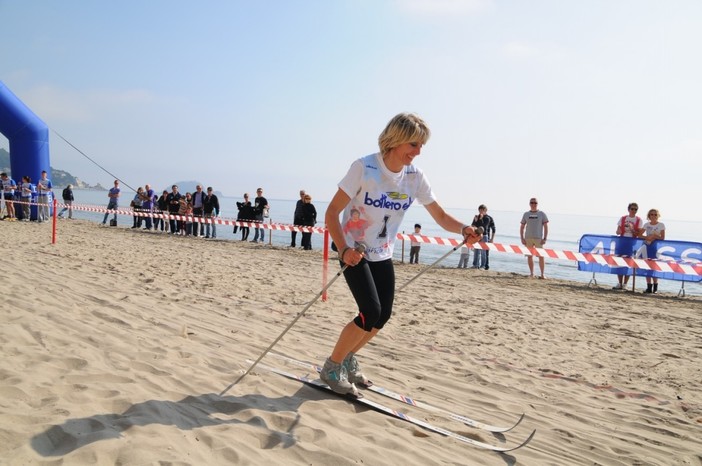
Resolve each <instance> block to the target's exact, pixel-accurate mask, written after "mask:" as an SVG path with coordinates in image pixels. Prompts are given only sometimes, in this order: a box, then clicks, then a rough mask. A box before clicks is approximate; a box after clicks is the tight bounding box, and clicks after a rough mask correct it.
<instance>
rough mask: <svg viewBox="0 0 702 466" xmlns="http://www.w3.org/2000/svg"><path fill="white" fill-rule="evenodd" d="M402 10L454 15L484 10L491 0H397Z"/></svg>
mask: <svg viewBox="0 0 702 466" xmlns="http://www.w3.org/2000/svg"><path fill="white" fill-rule="evenodd" d="M395 4H396V5H397V6H398V7H399V8H400V9H402V10H404V11H407V12H409V13H412V14H417V15H427V14H429V15H435V16H456V15H469V14H474V13H478V12H482V11H485V10H487V9H489V8H491V7H492V5H493V0H397V1H396V2H395Z"/></svg>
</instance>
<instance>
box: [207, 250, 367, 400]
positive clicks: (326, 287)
mask: <svg viewBox="0 0 702 466" xmlns="http://www.w3.org/2000/svg"><path fill="white" fill-rule="evenodd" d="M355 249H356V251H358V252H359V253H361V254H363V252H364V251H365V250H366V246H365V245H364V244H359V245H358V246H356V248H355ZM348 267H349V265H348V264H344V266H343V267H342V268H341V269H340V270H339V271H338V272H337V273H336V275H334V277H333V278H332V279H331V280H329V283H327V285H326V286H325V287H324V288H322V290H321V291H320V292H319V293H317V296H315V297H314V299H313V300H312V301H310V302H309V303H307V306H305V308H304V309H303V310H301V311H300V312H299V313H298V314H297V316H295V318H294V319H293V321H292V322H290V324H289V325H288V326H287V327H286V328H285V330H283V332H282V333H281V334H280V335H278V338H276V339H275V340H273V343H271V344H270V346H269V347H268V348H266V350H265V351H264V352H263V353H261V355H260V356H259V357H258V359H256V361H254V363H253V364H251V367H249V368H248V369H247V371H246V372H244V373H243V374H241V375H240V376H239V378H238V379H236V380H235V381H234V382H232V383H231V384H229V386H228V387H227V388H225V389H224V390H222V393H220V394H219V396H222V395H224V394H225V393H227V392H228V391H229V389H230V388H232V387H233V386H234V385H236V384H238V383H239V382H240V381H241V379H243V378H244V377H246V376H247V375H248V374H249V372H251V371H252V370H253V368H254V367H256V365H257V364H258V363H259V362H261V359H263V357H264V356H265V355H267V354H268V352H269V351H270V350H272V349H273V347H274V346H275V345H276V344H277V343H278V342H279V341H280V339H281V338H283V336H285V334H286V333H288V330H290V329H291V328H292V326H293V325H295V323H296V322H297V321H298V320H300V317H302V316H303V315H304V314H305V312H307V310H308V309H309V308H310V307H312V305H313V304H314V303H315V302H316V301H317V300H318V299H319V297H320V296H322V295H323V294H324V292H325V291H327V290H328V289H329V287H330V286H332V284H333V283H334V282H335V281H336V279H337V278H339V277H340V276H341V275H342V274H343V273H344V270H346V269H347V268H348Z"/></svg>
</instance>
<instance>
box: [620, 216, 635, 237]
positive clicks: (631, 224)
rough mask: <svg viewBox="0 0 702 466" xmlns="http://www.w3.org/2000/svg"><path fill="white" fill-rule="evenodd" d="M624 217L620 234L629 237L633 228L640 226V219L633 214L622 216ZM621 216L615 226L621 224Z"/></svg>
mask: <svg viewBox="0 0 702 466" xmlns="http://www.w3.org/2000/svg"><path fill="white" fill-rule="evenodd" d="M622 218H623V219H624V221H623V223H624V232H623V234H622V235H621V236H626V237H628V238H631V237H632V236H634V230H635V229H638V228H641V219H640V218H639V217H637V216H636V215H634V216H633V217H622ZM622 218H620V219H619V223H617V227H620V228H621V226H622Z"/></svg>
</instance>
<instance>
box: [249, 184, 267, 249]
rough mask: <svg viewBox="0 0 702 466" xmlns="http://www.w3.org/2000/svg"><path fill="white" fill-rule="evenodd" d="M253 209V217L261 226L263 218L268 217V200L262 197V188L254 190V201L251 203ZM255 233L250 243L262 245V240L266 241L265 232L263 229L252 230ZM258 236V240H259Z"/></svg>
mask: <svg viewBox="0 0 702 466" xmlns="http://www.w3.org/2000/svg"><path fill="white" fill-rule="evenodd" d="M253 209H254V215H255V218H254V220H256V221H257V222H261V224H263V222H264V218H266V217H268V199H266V198H265V197H263V188H258V189H257V190H256V199H254V203H253ZM254 229H255V230H256V231H255V232H254V239H253V241H252V242H254V243H263V242H264V240H265V239H266V238H265V236H266V231H265V230H264V229H263V228H254ZM259 235H261V236H260V239H259Z"/></svg>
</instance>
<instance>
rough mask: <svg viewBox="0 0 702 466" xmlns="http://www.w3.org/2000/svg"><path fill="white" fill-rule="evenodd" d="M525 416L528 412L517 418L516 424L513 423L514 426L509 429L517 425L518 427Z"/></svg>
mask: <svg viewBox="0 0 702 466" xmlns="http://www.w3.org/2000/svg"><path fill="white" fill-rule="evenodd" d="M524 417H526V413H522V415H521V416H519V419H517V422H515V423H514V425H513V426H512V427H510V428H509V430H512V429H514V428H515V427H517V426H518V425H519V424H521V423H522V421H523V420H524Z"/></svg>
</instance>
